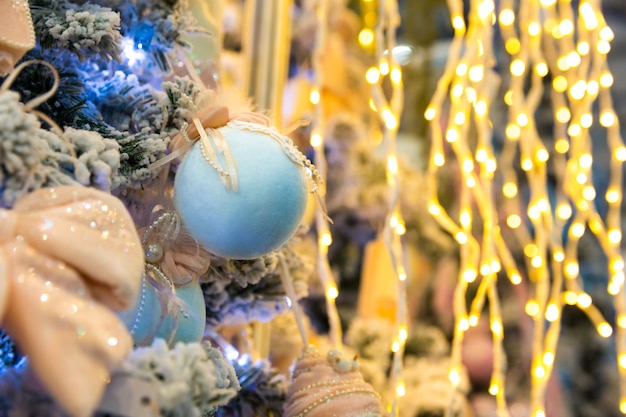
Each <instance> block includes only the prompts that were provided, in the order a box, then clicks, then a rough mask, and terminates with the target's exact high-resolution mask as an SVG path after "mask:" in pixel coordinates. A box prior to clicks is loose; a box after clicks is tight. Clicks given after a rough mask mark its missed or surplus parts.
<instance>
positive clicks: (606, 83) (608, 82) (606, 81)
mask: <svg viewBox="0 0 626 417" xmlns="http://www.w3.org/2000/svg"><path fill="white" fill-rule="evenodd" d="M599 81H600V86H601V87H603V88H609V87H611V86H612V85H613V74H611V73H610V72H608V71H606V72H604V73H602V74H601V75H600V80H599Z"/></svg>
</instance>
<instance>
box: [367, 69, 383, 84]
mask: <svg viewBox="0 0 626 417" xmlns="http://www.w3.org/2000/svg"><path fill="white" fill-rule="evenodd" d="M365 80H366V81H367V82H368V83H370V84H376V83H378V81H379V80H380V71H379V70H378V68H376V67H370V68H369V69H368V70H367V71H366V72H365Z"/></svg>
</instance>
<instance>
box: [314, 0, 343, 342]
mask: <svg viewBox="0 0 626 417" xmlns="http://www.w3.org/2000/svg"><path fill="white" fill-rule="evenodd" d="M328 7H329V1H328V0H317V3H316V4H315V14H316V19H317V35H316V40H315V47H314V49H313V55H312V69H313V82H312V86H311V90H310V93H309V101H310V102H311V105H312V106H313V108H314V117H313V120H312V123H311V124H312V132H311V138H310V141H311V146H313V148H314V150H315V159H314V163H315V166H316V168H317V170H318V171H319V174H320V178H321V179H322V182H323V183H322V184H321V186H320V187H318V190H317V192H318V193H319V194H320V196H321V198H322V199H323V198H325V196H326V186H325V181H326V176H327V163H326V157H325V154H324V136H325V134H324V133H325V127H326V126H325V120H324V115H323V114H324V112H323V103H322V100H321V96H320V92H321V91H322V85H323V82H324V80H323V72H322V64H321V56H322V54H323V51H324V50H325V47H326V38H327V31H328ZM315 226H316V230H317V237H318V238H317V240H318V242H317V243H318V244H317V273H318V275H319V277H320V281H321V283H322V286H323V287H324V295H325V298H326V310H327V314H328V322H329V323H328V324H329V329H330V330H329V334H330V340H331V343H332V345H333V346H334V347H335V348H341V346H342V331H341V321H340V318H339V313H338V311H337V306H336V302H335V300H336V299H337V297H338V296H339V289H338V287H337V284H336V283H335V279H334V276H333V271H332V269H331V267H330V263H329V261H328V248H329V246H330V245H331V244H332V235H331V232H330V228H329V224H328V220H327V218H326V215H325V213H324V211H323V207H320V206H318V208H317V211H316V213H315Z"/></svg>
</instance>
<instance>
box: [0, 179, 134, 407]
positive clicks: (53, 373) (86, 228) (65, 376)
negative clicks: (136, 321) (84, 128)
mask: <svg viewBox="0 0 626 417" xmlns="http://www.w3.org/2000/svg"><path fill="white" fill-rule="evenodd" d="M143 259H144V258H143V250H142V247H141V244H140V240H139V237H138V235H137V232H136V230H135V227H134V224H133V221H132V219H131V218H130V215H129V214H128V212H127V211H126V209H125V207H124V206H123V204H122V203H121V202H120V201H119V200H118V199H116V198H115V197H113V196H111V195H109V194H107V193H104V192H101V191H97V190H94V189H90V188H83V187H76V186H67V187H59V188H53V189H41V190H38V191H35V192H33V193H31V194H29V195H27V196H25V197H24V198H22V199H21V200H19V201H18V202H17V204H16V205H15V207H14V208H13V209H12V210H5V209H0V319H1V320H2V325H3V327H4V328H6V330H7V332H8V333H9V334H10V335H11V336H12V337H13V338H14V340H15V341H16V343H17V345H18V346H19V348H20V349H21V350H22V351H23V352H24V354H26V355H27V357H28V359H29V367H30V368H31V370H32V371H33V372H34V373H35V375H36V376H37V377H38V379H39V381H40V382H41V383H42V384H43V386H44V387H45V388H46V389H47V390H48V391H49V393H50V394H51V395H52V396H53V397H54V399H55V400H56V401H57V402H58V403H59V404H60V405H61V406H62V407H63V408H64V409H65V410H66V411H67V412H68V413H69V414H70V415H71V416H73V417H87V416H91V415H92V413H93V410H94V409H95V408H96V406H97V404H98V402H99V401H100V398H101V396H102V393H103V391H104V388H105V385H106V384H107V383H108V382H109V379H110V370H111V369H112V368H113V367H115V366H116V365H118V364H119V363H120V362H121V360H122V359H123V358H124V356H125V355H126V354H127V353H128V352H129V351H130V349H131V348H132V340H131V338H130V336H129V334H128V331H127V330H126V329H125V327H124V325H123V324H122V323H121V322H120V320H119V319H118V318H117V317H116V315H115V314H114V312H113V311H112V310H120V309H125V308H129V307H130V306H132V305H133V303H134V302H135V299H136V297H137V293H138V291H139V286H140V284H141V274H142V271H143V262H144V260H143Z"/></svg>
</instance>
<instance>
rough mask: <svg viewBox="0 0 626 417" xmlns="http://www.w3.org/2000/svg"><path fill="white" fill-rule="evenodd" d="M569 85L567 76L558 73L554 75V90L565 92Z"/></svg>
mask: <svg viewBox="0 0 626 417" xmlns="http://www.w3.org/2000/svg"><path fill="white" fill-rule="evenodd" d="M567 86H568V84H567V78H565V77H564V76H562V75H557V76H556V77H554V80H552V88H554V91H556V92H557V93H563V92H564V91H565V90H567Z"/></svg>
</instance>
